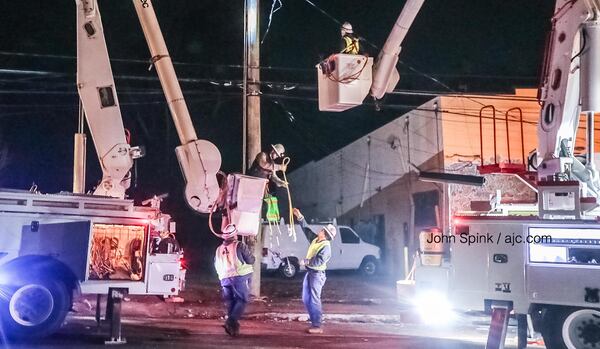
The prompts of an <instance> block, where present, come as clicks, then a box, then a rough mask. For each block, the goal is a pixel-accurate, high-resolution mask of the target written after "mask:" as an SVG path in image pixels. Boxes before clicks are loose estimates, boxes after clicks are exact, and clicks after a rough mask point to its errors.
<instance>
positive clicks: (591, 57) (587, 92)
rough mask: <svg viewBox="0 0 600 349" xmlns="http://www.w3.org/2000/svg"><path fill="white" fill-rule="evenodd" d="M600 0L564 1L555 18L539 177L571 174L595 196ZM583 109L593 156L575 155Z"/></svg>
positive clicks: (548, 59)
mask: <svg viewBox="0 0 600 349" xmlns="http://www.w3.org/2000/svg"><path fill="white" fill-rule="evenodd" d="M599 14H600V2H599V1H598V0H558V1H557V2H556V7H555V13H554V17H553V18H552V26H553V27H552V33H551V37H550V41H549V42H550V47H549V48H548V51H547V57H546V61H545V66H544V74H543V76H544V80H543V81H542V86H541V91H540V97H541V101H542V111H541V114H540V121H539V126H538V138H539V141H538V142H539V144H538V159H539V160H540V161H541V163H540V165H539V166H538V178H539V179H540V180H552V179H553V178H554V177H556V176H561V175H565V174H566V175H567V176H568V177H569V179H573V180H578V181H580V182H581V183H583V184H584V186H585V188H586V192H584V193H583V194H584V195H585V194H587V195H589V196H593V197H598V196H599V195H600V183H599V181H598V173H597V171H596V169H595V167H594V159H593V157H594V113H595V112H597V111H600V82H599V80H598V74H599V73H600V22H599ZM582 112H585V113H587V115H588V127H587V137H588V146H587V148H588V149H587V154H588V155H587V159H586V164H585V165H583V164H582V163H581V162H580V161H579V160H578V159H577V158H575V157H574V156H573V150H574V147H575V138H576V135H577V129H578V126H579V117H580V114H581V113H582Z"/></svg>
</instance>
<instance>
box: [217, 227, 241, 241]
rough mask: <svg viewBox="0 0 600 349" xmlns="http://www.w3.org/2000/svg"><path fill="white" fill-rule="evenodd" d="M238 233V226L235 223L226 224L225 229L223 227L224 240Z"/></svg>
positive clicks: (222, 236)
mask: <svg viewBox="0 0 600 349" xmlns="http://www.w3.org/2000/svg"><path fill="white" fill-rule="evenodd" d="M237 233H238V230H237V227H236V226H235V224H227V225H226V226H225V229H223V232H222V233H221V238H222V239H223V240H229V239H231V238H233V237H235V236H236V235H237Z"/></svg>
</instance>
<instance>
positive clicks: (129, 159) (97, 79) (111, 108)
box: [75, 0, 142, 198]
mask: <svg viewBox="0 0 600 349" xmlns="http://www.w3.org/2000/svg"><path fill="white" fill-rule="evenodd" d="M75 3H76V5H77V89H78V92H79V98H80V99H81V102H82V104H83V108H84V110H85V115H86V119H87V123H88V126H89V128H90V132H91V134H92V138H93V140H94V145H95V146H96V152H97V153H98V157H99V159H100V166H101V167H102V182H101V183H100V185H98V187H97V188H96V191H95V192H94V194H95V195H104V196H112V197H117V198H124V197H125V190H127V188H129V184H130V181H129V174H130V170H131V167H132V166H133V160H134V159H136V158H138V157H140V156H142V154H141V151H140V149H139V148H138V147H130V146H129V144H128V143H127V141H126V139H125V129H124V127H123V119H122V118H121V109H120V108H119V100H118V98H117V93H116V90H115V82H114V79H113V74H112V69H111V66H110V60H109V57H108V50H107V49H106V41H105V39H104V30H103V28H102V20H101V18H100V11H99V9H98V4H97V2H96V0H76V1H75Z"/></svg>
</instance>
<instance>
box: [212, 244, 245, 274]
mask: <svg viewBox="0 0 600 349" xmlns="http://www.w3.org/2000/svg"><path fill="white" fill-rule="evenodd" d="M238 244H239V241H235V242H233V243H231V244H229V245H227V246H225V245H221V246H219V247H218V248H217V253H216V255H215V269H217V274H218V275H219V280H223V279H226V278H230V277H234V276H244V275H248V274H250V273H252V272H253V271H254V269H253V268H252V264H246V263H243V262H242V261H241V260H239V258H238V256H237V247H238Z"/></svg>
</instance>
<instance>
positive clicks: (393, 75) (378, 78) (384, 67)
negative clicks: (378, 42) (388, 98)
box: [371, 0, 425, 99]
mask: <svg viewBox="0 0 600 349" xmlns="http://www.w3.org/2000/svg"><path fill="white" fill-rule="evenodd" d="M424 2H425V0H408V1H407V2H406V4H404V8H402V12H400V16H398V19H397V20H396V23H394V27H393V28H392V31H391V32H390V35H389V36H388V38H387V39H386V41H385V44H384V45H383V49H382V50H381V52H379V56H378V57H377V61H376V62H375V66H374V67H373V71H374V74H373V84H372V85H371V95H372V96H373V97H374V98H375V99H381V98H383V96H384V95H385V94H386V93H389V92H392V91H393V90H394V88H395V87H396V85H397V84H398V81H399V80H400V74H399V73H398V70H397V69H396V64H397V63H398V55H399V54H400V50H401V49H402V47H401V46H400V45H402V41H404V37H405V36H406V33H407V32H408V30H409V29H410V27H411V25H412V23H413V21H414V20H415V17H416V16H417V13H418V12H419V10H420V9H421V6H423V3H424Z"/></svg>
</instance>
